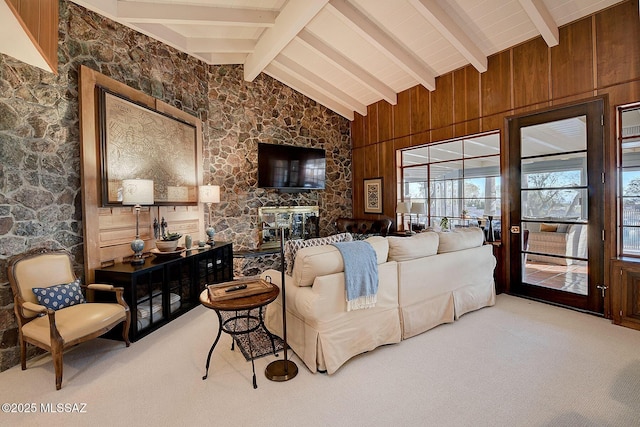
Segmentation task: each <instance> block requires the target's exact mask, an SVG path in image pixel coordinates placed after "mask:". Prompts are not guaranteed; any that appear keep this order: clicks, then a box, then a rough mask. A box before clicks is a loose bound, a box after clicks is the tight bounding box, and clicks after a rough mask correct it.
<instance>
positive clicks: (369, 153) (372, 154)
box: [363, 144, 380, 178]
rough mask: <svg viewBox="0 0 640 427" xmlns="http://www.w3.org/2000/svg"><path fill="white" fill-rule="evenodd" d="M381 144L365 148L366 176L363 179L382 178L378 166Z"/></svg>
mask: <svg viewBox="0 0 640 427" xmlns="http://www.w3.org/2000/svg"><path fill="white" fill-rule="evenodd" d="M379 146H380V144H371V145H367V146H366V147H364V176H363V178H376V177H378V176H380V168H379V165H378V162H379V161H380V159H379V155H380V154H379V152H378V148H379Z"/></svg>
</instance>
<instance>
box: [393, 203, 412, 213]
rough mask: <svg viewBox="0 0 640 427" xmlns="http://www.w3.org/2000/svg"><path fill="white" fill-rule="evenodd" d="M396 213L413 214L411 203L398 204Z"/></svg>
mask: <svg viewBox="0 0 640 427" xmlns="http://www.w3.org/2000/svg"><path fill="white" fill-rule="evenodd" d="M396 212H397V213H399V214H406V213H410V212H411V202H398V205H397V206H396Z"/></svg>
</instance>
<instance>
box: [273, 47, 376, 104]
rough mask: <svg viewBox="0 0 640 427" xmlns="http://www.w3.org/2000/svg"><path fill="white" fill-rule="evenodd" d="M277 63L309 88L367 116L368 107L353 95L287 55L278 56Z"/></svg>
mask: <svg viewBox="0 0 640 427" xmlns="http://www.w3.org/2000/svg"><path fill="white" fill-rule="evenodd" d="M274 61H275V62H277V63H278V65H279V66H280V67H281V68H284V69H286V70H287V71H288V73H289V74H293V75H295V76H296V77H297V78H298V79H299V80H301V81H304V82H305V83H306V84H307V85H308V86H310V87H313V88H315V90H316V91H318V92H321V93H324V95H325V96H327V97H329V98H331V99H333V100H334V101H336V102H339V103H340V104H342V105H344V106H347V107H349V108H350V109H351V110H354V111H356V112H358V113H359V114H361V115H363V116H364V115H366V114H367V106H366V105H364V104H363V103H361V102H359V101H358V100H356V99H355V98H353V97H352V96H351V95H349V94H347V93H345V92H344V91H342V90H340V89H339V88H337V87H336V86H334V85H332V84H331V83H329V82H328V81H326V80H325V79H324V78H322V76H319V75H318V74H316V73H313V72H312V71H310V70H308V69H306V68H304V67H303V66H302V65H300V64H299V63H298V62H296V61H294V60H292V59H291V58H288V57H286V56H285V55H282V54H280V55H278V57H277V58H275V59H274Z"/></svg>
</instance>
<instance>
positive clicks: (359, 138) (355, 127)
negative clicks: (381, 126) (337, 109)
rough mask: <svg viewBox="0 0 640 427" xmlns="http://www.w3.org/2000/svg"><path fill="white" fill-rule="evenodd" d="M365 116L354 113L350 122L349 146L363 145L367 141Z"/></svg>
mask: <svg viewBox="0 0 640 427" xmlns="http://www.w3.org/2000/svg"><path fill="white" fill-rule="evenodd" d="M366 128H367V116H362V115H360V114H358V113H354V118H353V121H352V122H351V147H353V148H356V147H364V146H365V144H366V141H367V134H366Z"/></svg>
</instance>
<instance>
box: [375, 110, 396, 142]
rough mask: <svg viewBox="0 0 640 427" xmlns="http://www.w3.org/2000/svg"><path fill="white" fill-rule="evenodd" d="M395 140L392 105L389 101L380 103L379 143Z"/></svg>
mask: <svg viewBox="0 0 640 427" xmlns="http://www.w3.org/2000/svg"><path fill="white" fill-rule="evenodd" d="M391 138H393V114H392V109H391V104H389V103H388V102H387V101H379V102H378V141H388V140H390V139H391Z"/></svg>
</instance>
